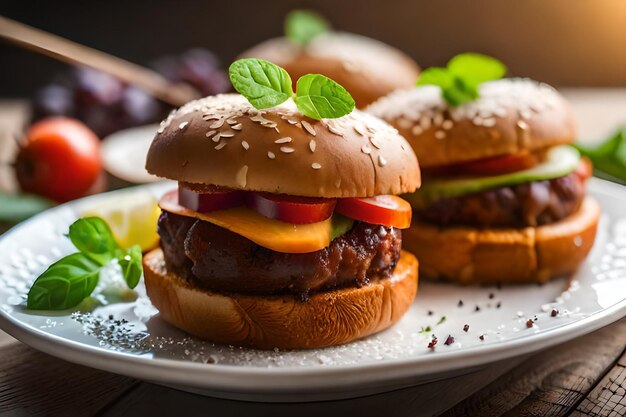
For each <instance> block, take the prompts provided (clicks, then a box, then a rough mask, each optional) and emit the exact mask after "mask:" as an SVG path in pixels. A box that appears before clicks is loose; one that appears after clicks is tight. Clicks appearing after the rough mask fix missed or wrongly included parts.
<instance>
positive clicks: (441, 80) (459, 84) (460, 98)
mask: <svg viewBox="0 0 626 417" xmlns="http://www.w3.org/2000/svg"><path fill="white" fill-rule="evenodd" d="M417 85H436V86H438V87H439V88H441V95H442V96H443V98H444V100H446V102H448V104H450V105H452V106H460V105H461V104H463V103H466V102H468V101H472V100H475V99H476V98H477V97H478V89H477V88H476V87H475V86H473V85H468V84H466V83H465V82H464V81H463V79H461V78H458V77H454V76H453V75H452V74H451V73H450V71H448V69H446V68H441V67H430V68H427V69H426V70H424V71H423V72H422V73H421V74H420V76H419V78H418V79H417Z"/></svg>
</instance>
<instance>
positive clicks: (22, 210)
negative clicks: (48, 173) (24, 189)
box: [0, 192, 53, 223]
mask: <svg viewBox="0 0 626 417" xmlns="http://www.w3.org/2000/svg"><path fill="white" fill-rule="evenodd" d="M52 205H53V204H52V202H50V201H48V200H45V199H43V198H40V197H37V196H34V195H30V194H7V193H3V192H0V222H6V223H18V222H21V221H22V220H24V219H27V218H29V217H31V216H34V215H35V214H37V213H40V212H42V211H44V210H45V209H47V208H50V207H52Z"/></svg>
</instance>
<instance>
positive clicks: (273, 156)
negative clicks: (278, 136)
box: [267, 152, 276, 159]
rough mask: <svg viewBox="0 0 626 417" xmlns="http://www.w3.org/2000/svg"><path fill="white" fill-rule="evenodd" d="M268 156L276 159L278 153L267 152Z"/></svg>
mask: <svg viewBox="0 0 626 417" xmlns="http://www.w3.org/2000/svg"><path fill="white" fill-rule="evenodd" d="M267 157H268V158H269V159H275V158H276V155H274V152H268V153H267Z"/></svg>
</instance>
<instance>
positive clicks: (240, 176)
mask: <svg viewBox="0 0 626 417" xmlns="http://www.w3.org/2000/svg"><path fill="white" fill-rule="evenodd" d="M235 180H236V181H237V184H239V186H241V187H245V186H246V184H247V183H248V165H244V166H242V167H241V168H240V169H239V171H237V175H236V176H235Z"/></svg>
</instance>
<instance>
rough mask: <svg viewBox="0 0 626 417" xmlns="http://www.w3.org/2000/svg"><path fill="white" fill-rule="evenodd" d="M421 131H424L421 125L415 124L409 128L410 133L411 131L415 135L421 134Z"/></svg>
mask: <svg viewBox="0 0 626 417" xmlns="http://www.w3.org/2000/svg"><path fill="white" fill-rule="evenodd" d="M422 132H424V129H422V127H421V126H419V125H415V126H413V129H411V133H413V134H414V135H415V136H418V135H421V134H422Z"/></svg>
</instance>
